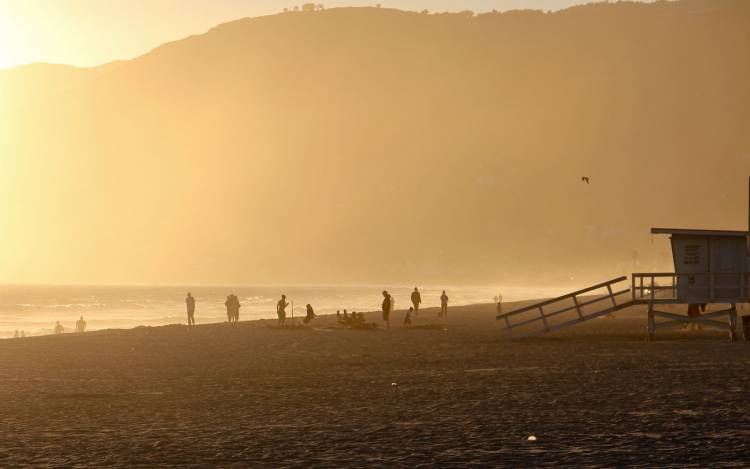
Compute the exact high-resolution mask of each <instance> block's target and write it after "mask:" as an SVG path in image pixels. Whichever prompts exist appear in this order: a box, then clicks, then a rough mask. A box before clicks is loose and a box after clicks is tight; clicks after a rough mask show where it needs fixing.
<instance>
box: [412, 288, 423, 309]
mask: <svg viewBox="0 0 750 469" xmlns="http://www.w3.org/2000/svg"><path fill="white" fill-rule="evenodd" d="M411 304H413V305H414V316H419V305H420V304H422V295H421V294H420V293H419V289H418V288H417V287H414V291H413V292H411Z"/></svg>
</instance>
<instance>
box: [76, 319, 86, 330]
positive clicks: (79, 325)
mask: <svg viewBox="0 0 750 469" xmlns="http://www.w3.org/2000/svg"><path fill="white" fill-rule="evenodd" d="M76 332H86V321H84V320H83V316H81V319H79V320H78V321H76Z"/></svg>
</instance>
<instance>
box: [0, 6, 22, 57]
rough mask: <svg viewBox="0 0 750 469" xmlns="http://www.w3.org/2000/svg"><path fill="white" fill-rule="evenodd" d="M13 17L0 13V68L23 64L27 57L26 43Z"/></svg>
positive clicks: (6, 13)
mask: <svg viewBox="0 0 750 469" xmlns="http://www.w3.org/2000/svg"><path fill="white" fill-rule="evenodd" d="M14 18H15V17H14V15H12V14H8V12H5V11H0V68H7V67H12V66H14V65H18V64H19V63H23V62H24V61H25V60H24V58H25V57H27V56H28V52H29V51H28V50H27V44H28V43H27V41H26V40H25V38H24V35H23V32H22V30H21V28H20V27H19V26H18V25H17V24H16V21H15V19H14Z"/></svg>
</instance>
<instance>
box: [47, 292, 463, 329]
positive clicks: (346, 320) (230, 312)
mask: <svg viewBox="0 0 750 469" xmlns="http://www.w3.org/2000/svg"><path fill="white" fill-rule="evenodd" d="M410 299H411V304H412V306H410V307H409V309H408V310H407V311H406V315H405V317H404V326H405V327H406V326H411V324H412V314H413V315H414V316H419V307H420V306H421V304H422V294H421V293H420V291H419V288H418V287H414V291H412V292H411V297H410ZM448 301H449V298H448V295H447V294H446V293H445V290H443V293H442V294H441V295H440V312H438V317H448ZM395 304H396V302H395V300H394V299H393V296H392V295H391V294H390V293H388V291H387V290H383V302H382V305H381V308H382V312H383V322H384V323H385V327H386V329H388V328H389V327H390V316H391V313H392V312H393V311H394V310H395ZM185 305H186V307H187V316H188V325H191V326H194V325H195V297H194V296H193V294H192V293H190V292H188V294H187V296H186V297H185ZM224 306H226V308H227V322H228V323H230V324H236V323H237V322H238V321H239V317H240V307H241V305H240V300H239V298H238V297H237V295H235V294H230V295H229V296H227V299H226V301H225V302H224ZM288 306H289V302H288V301H287V298H286V295H281V299H280V300H279V301H278V302H277V303H276V315H277V316H278V320H279V322H278V325H279V326H281V327H283V326H285V325H286V316H287V313H286V308H287V307H288ZM305 310H306V315H305V317H304V319H303V322H304V323H305V324H309V323H310V322H311V321H312V320H313V319H315V318H316V317H317V315H316V314H315V310H314V309H313V307H312V305H310V304H309V303H308V304H307V305H306V306H305ZM336 317H337V320H338V322H339V323H340V324H343V325H347V326H352V327H364V326H366V324H365V322H364V314H362V313H357V312H355V311H352V313H351V314H348V313H347V311H346V310H344V314H343V316H342V314H341V311H340V310H339V311H336ZM81 319H83V318H81ZM58 324H59V323H58Z"/></svg>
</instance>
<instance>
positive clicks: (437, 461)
mask: <svg viewBox="0 0 750 469" xmlns="http://www.w3.org/2000/svg"><path fill="white" fill-rule="evenodd" d="M508 307H510V305H508ZM378 316H379V315H378V314H377V313H368V314H367V320H368V321H375V320H377V319H378ZM395 317H396V320H397V321H398V320H400V319H401V318H402V317H403V312H397V313H395ZM437 323H438V321H437V318H436V310H425V311H423V312H422V313H421V314H420V317H419V318H418V319H417V321H416V324H417V325H421V326H428V325H431V324H437ZM273 324H274V321H252V322H241V323H240V324H238V325H236V326H230V325H226V324H216V325H199V326H196V327H193V328H188V327H186V326H181V325H175V326H165V327H154V328H138V329H134V330H117V331H100V332H93V333H86V334H82V335H80V334H79V335H76V334H65V335H62V336H45V337H33V338H26V339H10V340H3V341H0V369H1V370H2V376H3V378H4V379H3V386H2V387H0V393H1V394H0V405H1V406H2V408H1V409H2V415H3V417H4V418H3V420H2V422H3V431H2V435H3V438H2V441H3V443H2V447H1V448H0V465H2V466H4V467H12V466H21V465H33V466H37V467H59V466H75V465H81V466H83V465H96V466H128V467H134V466H149V465H158V466H175V467H177V466H179V467H232V466H236V467H243V466H264V467H282V466H292V467H293V466H300V467H303V466H304V467H310V466H312V467H316V466H317V467H322V466H330V467H341V466H360V467H373V466H409V467H414V466H467V465H473V466H479V465H481V466H484V465H493V466H504V467H531V466H555V467H561V466H570V467H581V466H625V465H627V466H642V467H646V466H661V467H666V466H671V467H707V466H711V467H721V466H726V467H741V466H744V465H746V464H747V454H748V451H749V450H750V414H748V412H747V409H748V408H747V391H748V389H750V346H748V344H747V343H745V342H734V343H732V342H730V341H728V340H727V338H726V335H725V334H723V333H712V332H701V333H697V332H696V333H692V332H679V331H677V332H674V333H662V334H660V335H659V336H658V340H657V341H656V342H652V343H648V342H646V341H645V333H644V330H645V315H644V314H643V313H642V312H640V311H637V310H634V311H633V312H632V313H629V314H625V313H621V314H619V315H618V316H617V317H616V318H614V319H598V320H595V321H592V322H590V323H587V324H585V325H581V326H579V327H577V328H573V329H570V330H568V331H565V332H562V333H559V334H556V335H553V336H549V337H543V338H538V339H530V340H521V341H510V340H509V339H508V338H507V337H506V336H505V335H504V334H503V333H502V331H501V329H500V327H499V324H497V323H496V321H495V319H494V306H493V305H485V306H471V307H462V308H453V309H452V310H451V312H450V317H449V318H448V320H447V321H445V322H444V327H433V328H430V327H425V328H415V329H411V330H406V329H402V328H401V327H400V325H399V327H396V328H393V329H392V330H390V331H384V330H382V329H380V330H372V331H366V330H347V329H339V328H337V327H338V326H337V324H336V321H335V318H333V317H322V318H319V319H317V320H316V321H315V322H314V326H313V327H310V328H298V329H287V330H280V329H276V328H273ZM394 383H395V384H394ZM531 435H534V436H535V437H536V441H528V437H529V436H531Z"/></svg>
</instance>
